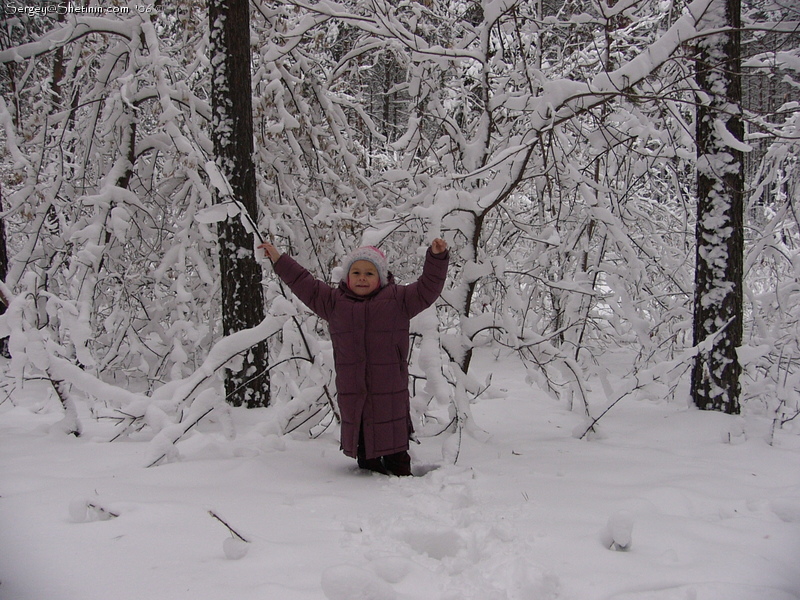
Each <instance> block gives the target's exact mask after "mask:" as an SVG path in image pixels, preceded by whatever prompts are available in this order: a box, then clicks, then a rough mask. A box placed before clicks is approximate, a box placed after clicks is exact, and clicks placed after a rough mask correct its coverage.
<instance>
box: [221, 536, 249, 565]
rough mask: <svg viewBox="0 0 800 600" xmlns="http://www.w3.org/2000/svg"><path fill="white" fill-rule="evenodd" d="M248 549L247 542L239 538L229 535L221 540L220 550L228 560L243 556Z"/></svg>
mask: <svg viewBox="0 0 800 600" xmlns="http://www.w3.org/2000/svg"><path fill="white" fill-rule="evenodd" d="M248 550H249V547H248V545H247V542H245V541H244V540H240V539H239V538H235V537H229V538H225V541H224V542H222V551H223V552H224V553H225V558H227V559H228V560H239V559H240V558H244V556H245V554H247V551H248Z"/></svg>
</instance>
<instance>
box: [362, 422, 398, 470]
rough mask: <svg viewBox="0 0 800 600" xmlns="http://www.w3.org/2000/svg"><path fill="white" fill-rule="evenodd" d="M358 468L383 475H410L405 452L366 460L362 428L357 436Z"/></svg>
mask: <svg viewBox="0 0 800 600" xmlns="http://www.w3.org/2000/svg"><path fill="white" fill-rule="evenodd" d="M357 456H358V466H359V467H361V468H362V469H367V470H368V471H375V472H376V473H383V474H384V475H397V476H399V477H407V476H409V475H411V457H410V456H409V455H408V452H406V451H405V450H404V451H403V452H396V453H394V454H387V455H386V456H379V457H378V458H367V451H366V448H365V445H364V428H363V427H362V428H361V431H360V432H359V434H358V452H357Z"/></svg>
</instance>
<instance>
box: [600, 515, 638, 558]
mask: <svg viewBox="0 0 800 600" xmlns="http://www.w3.org/2000/svg"><path fill="white" fill-rule="evenodd" d="M632 533H633V515H632V514H631V513H629V512H628V511H626V510H620V511H618V512H616V513H614V514H613V515H611V517H610V518H609V519H608V523H607V524H606V528H605V529H604V530H603V532H602V533H601V534H600V539H601V541H602V543H603V546H605V547H606V548H609V549H611V550H617V551H619V552H626V551H628V550H630V548H631V543H632V540H631V534H632Z"/></svg>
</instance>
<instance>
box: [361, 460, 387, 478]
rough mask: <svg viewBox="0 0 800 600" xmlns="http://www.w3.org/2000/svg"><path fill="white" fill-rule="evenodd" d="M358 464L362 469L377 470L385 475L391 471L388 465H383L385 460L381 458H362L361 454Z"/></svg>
mask: <svg viewBox="0 0 800 600" xmlns="http://www.w3.org/2000/svg"><path fill="white" fill-rule="evenodd" d="M358 466H359V467H360V468H362V469H366V470H367V471H375V472H376V473H382V474H383V475H388V474H389V471H387V470H386V467H384V466H383V462H382V461H381V459H380V458H362V457H360V456H359V457H358Z"/></svg>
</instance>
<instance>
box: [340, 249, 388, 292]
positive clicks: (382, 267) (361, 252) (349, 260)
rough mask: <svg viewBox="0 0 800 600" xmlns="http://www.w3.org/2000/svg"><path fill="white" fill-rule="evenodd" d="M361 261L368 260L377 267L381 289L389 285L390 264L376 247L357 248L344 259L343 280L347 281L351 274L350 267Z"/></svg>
mask: <svg viewBox="0 0 800 600" xmlns="http://www.w3.org/2000/svg"><path fill="white" fill-rule="evenodd" d="M359 260H368V261H369V262H371V263H372V264H373V265H375V268H376V269H378V277H380V279H381V287H383V286H385V285H386V284H387V283H389V263H388V262H387V260H386V255H385V254H384V253H383V252H382V251H380V250H379V249H378V248H376V247H375V246H362V247H361V248H356V249H355V250H353V251H352V252H351V253H350V254H348V255H347V256H345V257H344V261H342V267H343V268H344V274H343V275H344V276H343V279H345V280H347V276H348V275H349V274H350V267H352V266H353V263H354V262H357V261H359Z"/></svg>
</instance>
